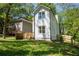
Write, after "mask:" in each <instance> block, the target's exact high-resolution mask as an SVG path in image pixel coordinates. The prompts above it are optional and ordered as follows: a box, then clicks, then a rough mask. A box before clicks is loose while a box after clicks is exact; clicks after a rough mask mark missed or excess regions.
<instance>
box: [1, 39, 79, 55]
mask: <svg viewBox="0 0 79 59" xmlns="http://www.w3.org/2000/svg"><path fill="white" fill-rule="evenodd" d="M51 55H53V56H62V55H74V56H75V55H79V49H78V48H75V47H73V46H71V45H70V44H67V43H64V44H61V43H57V42H47V41H34V40H31V41H30V40H14V41H7V40H6V39H5V40H0V56H51Z"/></svg>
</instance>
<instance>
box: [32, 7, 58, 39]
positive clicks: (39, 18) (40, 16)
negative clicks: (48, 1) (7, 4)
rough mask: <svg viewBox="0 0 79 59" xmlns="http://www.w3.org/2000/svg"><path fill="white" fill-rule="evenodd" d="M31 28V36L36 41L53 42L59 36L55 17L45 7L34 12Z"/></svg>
mask: <svg viewBox="0 0 79 59" xmlns="http://www.w3.org/2000/svg"><path fill="white" fill-rule="evenodd" d="M32 26H33V28H32V31H33V33H34V34H33V36H34V38H35V39H36V40H50V39H51V40H54V39H57V36H58V35H59V26H58V19H57V16H56V17H55V16H54V15H53V13H52V12H51V11H50V9H49V8H47V7H45V6H39V7H38V8H37V9H36V10H35V11H34V19H33V23H32Z"/></svg>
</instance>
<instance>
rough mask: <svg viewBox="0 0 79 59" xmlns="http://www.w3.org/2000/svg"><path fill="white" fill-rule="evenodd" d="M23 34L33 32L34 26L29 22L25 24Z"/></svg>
mask: <svg viewBox="0 0 79 59" xmlns="http://www.w3.org/2000/svg"><path fill="white" fill-rule="evenodd" d="M22 29H23V30H22V32H32V24H31V23H28V22H23V28H22Z"/></svg>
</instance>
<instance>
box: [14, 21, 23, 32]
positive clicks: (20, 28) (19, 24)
mask: <svg viewBox="0 0 79 59" xmlns="http://www.w3.org/2000/svg"><path fill="white" fill-rule="evenodd" d="M15 25H16V30H18V29H19V31H22V28H23V22H17V23H16V24H15Z"/></svg>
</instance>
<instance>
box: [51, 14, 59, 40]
mask: <svg viewBox="0 0 79 59" xmlns="http://www.w3.org/2000/svg"><path fill="white" fill-rule="evenodd" d="M58 34H59V26H58V20H57V19H56V17H55V16H53V15H52V14H51V39H52V40H54V39H56V38H57V35H58Z"/></svg>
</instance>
